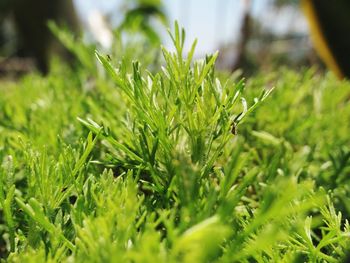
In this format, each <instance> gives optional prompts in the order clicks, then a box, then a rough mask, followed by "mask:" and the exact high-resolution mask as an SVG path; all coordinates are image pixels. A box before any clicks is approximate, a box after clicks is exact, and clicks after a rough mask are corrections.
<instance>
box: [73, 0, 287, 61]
mask: <svg viewBox="0 0 350 263" xmlns="http://www.w3.org/2000/svg"><path fill="white" fill-rule="evenodd" d="M74 1H75V3H76V5H77V7H78V12H79V14H80V16H81V17H82V19H83V21H85V20H86V16H87V14H89V12H90V11H91V10H93V9H99V10H101V12H102V13H109V14H110V13H112V12H113V10H115V12H116V13H118V12H120V6H121V4H122V3H123V1H122V0H99V1H96V0H74ZM251 1H252V4H253V14H254V15H255V17H261V18H263V16H264V15H265V16H266V13H267V12H265V11H266V9H267V7H268V3H269V2H271V0H251ZM163 2H164V4H165V9H166V12H167V14H168V17H169V21H170V23H173V21H174V20H178V21H179V23H180V25H181V26H183V27H184V28H185V29H186V36H187V37H188V38H187V41H186V43H187V47H189V46H190V44H191V43H192V41H193V40H194V38H198V45H197V52H198V53H200V54H201V53H208V52H213V51H215V50H216V49H217V48H218V46H219V44H226V43H228V42H232V41H234V40H235V39H236V38H237V36H238V33H239V27H240V22H241V15H242V8H243V5H242V2H243V1H242V0H164V1H163ZM116 16H117V15H116ZM292 19H293V18H292ZM262 20H266V19H265V18H264V19H262ZM270 20H271V19H270ZM283 20H285V21H286V22H287V23H288V21H287V20H286V19H283ZM272 23H273V21H272ZM292 23H293V21H292ZM280 26H283V25H280ZM162 34H164V44H165V45H166V46H168V47H169V46H171V42H170V40H169V38H168V37H167V36H166V31H165V30H164V31H163V32H162Z"/></svg>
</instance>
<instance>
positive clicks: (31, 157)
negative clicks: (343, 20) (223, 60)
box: [0, 24, 350, 262]
mask: <svg viewBox="0 0 350 263" xmlns="http://www.w3.org/2000/svg"><path fill="white" fill-rule="evenodd" d="M52 27H54V26H52ZM54 30H55V29H54ZM56 31H57V32H56V33H57V34H58V35H59V37H60V39H61V40H62V41H63V42H64V43H65V44H66V46H68V47H69V48H70V49H71V50H72V51H73V52H74V53H76V54H77V56H78V58H79V60H80V66H79V67H78V68H77V69H75V70H69V69H68V68H66V67H65V66H64V65H61V64H59V63H56V64H54V65H53V69H52V72H51V73H50V75H48V76H47V77H42V76H39V75H36V74H31V75H28V76H26V77H24V78H23V79H22V80H21V81H20V82H18V83H13V82H3V85H2V86H1V87H0V91H1V96H0V135H1V136H0V160H1V168H0V213H1V217H0V219H1V221H0V232H1V237H2V238H1V239H0V240H1V242H0V248H1V251H0V253H1V257H2V258H3V260H4V261H9V262H155V261H158V262H341V261H342V260H344V258H345V257H346V254H347V251H348V250H349V247H350V244H349V243H350V242H349V238H350V229H349V224H348V221H347V219H348V218H349V217H350V207H349V204H348V198H349V195H350V193H349V191H350V189H349V179H348V178H347V175H348V174H349V171H350V150H349V145H348V142H349V139H350V138H349V137H350V136H349V135H348V128H349V120H350V104H349V103H348V101H349V96H350V85H349V83H348V82H346V81H343V82H341V81H338V80H336V79H335V78H334V77H333V76H332V75H330V74H327V75H325V76H323V75H319V74H317V73H316V72H315V71H314V70H312V69H311V70H306V71H303V72H299V73H296V72H291V71H288V70H279V71H278V72H275V73H271V74H270V75H264V76H256V77H252V78H251V79H248V80H240V79H239V78H237V77H234V76H227V75H226V74H224V73H218V72H216V71H215V59H216V57H217V54H213V55H209V56H207V57H205V58H203V59H202V60H198V61H193V55H194V51H195V46H196V43H194V44H193V46H192V49H191V50H190V52H189V53H188V54H187V56H184V51H183V45H184V41H185V32H184V31H183V30H181V29H180V28H179V26H178V25H177V24H176V25H175V30H174V32H173V33H172V34H171V37H172V39H173V42H174V52H170V51H168V50H166V49H164V48H162V49H161V52H162V54H163V61H162V62H161V64H162V66H158V65H159V62H154V60H152V59H149V54H146V55H147V57H146V58H145V59H143V57H142V55H141V54H142V52H140V51H139V52H136V54H139V55H140V57H139V61H134V62H132V61H131V59H129V56H131V54H135V52H134V51H133V50H130V49H127V48H125V54H126V56H125V57H124V58H123V56H122V55H119V56H113V55H112V56H107V55H105V54H102V53H98V52H97V53H96V58H97V60H98V61H99V62H98V64H96V63H95V61H94V57H93V54H92V53H91V48H89V47H87V46H84V45H83V44H75V45H73V44H72V43H73V42H72V40H71V39H69V35H67V34H66V33H65V32H62V31H59V30H58V29H56ZM132 48H134V47H132ZM123 52H124V51H123ZM156 53H157V52H154V54H156ZM152 63H154V64H152ZM271 83H273V84H274V86H275V87H276V88H275V89H274V90H273V91H272V89H271ZM271 91H272V92H271Z"/></svg>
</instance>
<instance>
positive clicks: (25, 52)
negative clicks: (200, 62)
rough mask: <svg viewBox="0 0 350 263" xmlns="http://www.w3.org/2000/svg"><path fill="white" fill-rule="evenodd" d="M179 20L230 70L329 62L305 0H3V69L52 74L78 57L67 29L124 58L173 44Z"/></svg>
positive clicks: (200, 51) (0, 27) (0, 11)
mask: <svg viewBox="0 0 350 263" xmlns="http://www.w3.org/2000/svg"><path fill="white" fill-rule="evenodd" d="M49 20H51V21H54V24H53V25H52V27H51V30H49V29H48V27H47V22H48V21H49ZM174 20H178V22H179V24H180V25H181V26H183V27H184V28H185V30H186V36H187V41H186V45H185V47H186V50H188V49H189V48H190V46H191V44H192V42H193V41H194V39H195V38H197V39H198V45H197V49H196V56H197V57H203V56H204V55H205V54H210V53H213V52H215V51H216V50H219V51H220V55H219V59H218V63H217V66H218V68H219V69H221V70H224V71H229V72H233V71H235V70H237V69H241V70H242V72H244V74H246V75H251V74H254V73H256V72H257V71H258V70H259V71H264V70H266V71H269V70H273V69H274V68H276V67H280V66H288V67H292V68H296V69H299V68H300V67H306V66H307V67H309V66H311V65H317V67H318V68H319V69H322V67H323V66H322V64H321V63H320V60H319V59H318V56H317V55H316V53H315V51H314V49H313V47H312V43H311V41H310V40H309V32H308V25H307V23H306V19H305V18H304V16H303V14H302V12H301V10H300V5H299V1H298V0H250V1H249V0H245V1H244V0H215V1H213V0H202V1H195V0H167V1H161V0H129V1H123V0H99V1H94V0H50V1H47V0H32V1H26V0H0V74H2V75H4V74H5V75H6V74H22V73H24V72H27V71H31V70H33V69H39V70H40V71H41V72H42V73H44V74H46V73H47V72H48V71H49V64H50V58H51V57H52V55H56V56H57V55H58V56H59V57H60V58H63V59H64V60H65V61H67V62H71V61H72V60H74V59H73V57H74V55H72V54H71V53H74V52H72V48H69V43H68V45H67V43H64V45H62V44H61V42H65V40H64V38H65V36H64V35H62V34H60V32H61V31H60V30H61V29H62V28H65V30H66V31H69V32H70V34H71V36H74V39H76V41H80V42H82V43H84V45H89V46H90V47H91V48H90V49H91V50H93V49H95V48H96V49H98V50H101V51H102V52H105V53H108V54H111V55H114V56H116V57H118V52H119V53H121V49H122V47H121V45H124V48H125V46H129V43H137V45H139V46H140V43H142V45H141V46H144V47H145V48H146V49H144V50H143V51H142V52H144V51H145V50H147V49H148V48H150V46H153V47H156V48H157V49H158V50H159V45H160V44H163V45H165V46H166V47H167V48H169V49H172V43H171V39H170V37H168V35H167V31H166V28H168V27H170V28H172V26H173V21H174ZM55 29H56V30H55ZM52 30H53V31H54V32H55V34H52V33H51V31H52ZM60 35H61V38H60ZM57 38H60V41H57V40H56V39H57ZM62 38H63V39H62ZM62 40H63V41H62ZM71 44H72V43H71ZM131 53H133V52H131ZM133 54H134V55H135V56H136V55H137V54H138V53H137V52H134V53H133ZM124 55H125V54H124Z"/></svg>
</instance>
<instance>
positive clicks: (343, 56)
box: [302, 0, 350, 78]
mask: <svg viewBox="0 0 350 263" xmlns="http://www.w3.org/2000/svg"><path fill="white" fill-rule="evenodd" d="M302 8H303V11H304V13H305V15H306V17H307V18H308V22H309V25H310V31H311V38H312V40H313V42H314V45H315V48H316V50H317V52H318V53H319V55H320V57H321V58H322V59H323V61H324V62H325V63H326V64H327V66H328V67H329V68H330V69H331V70H332V71H333V72H334V73H335V74H336V75H337V76H338V77H339V78H344V77H347V78H350V1H349V0H333V1H330V0H302Z"/></svg>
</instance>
